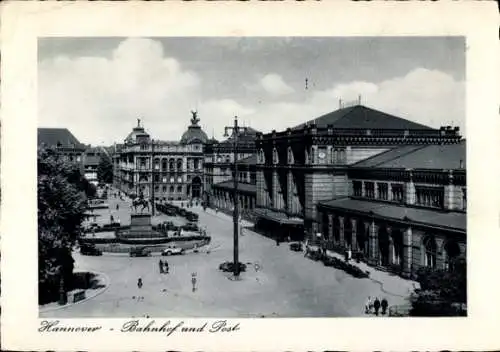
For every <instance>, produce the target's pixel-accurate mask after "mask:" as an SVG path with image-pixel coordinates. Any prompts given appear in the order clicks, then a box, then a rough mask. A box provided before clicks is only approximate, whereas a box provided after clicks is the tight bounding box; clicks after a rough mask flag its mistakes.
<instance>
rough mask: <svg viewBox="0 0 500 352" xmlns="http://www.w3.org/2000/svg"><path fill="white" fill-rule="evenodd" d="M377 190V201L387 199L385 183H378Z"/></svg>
mask: <svg viewBox="0 0 500 352" xmlns="http://www.w3.org/2000/svg"><path fill="white" fill-rule="evenodd" d="M377 189H378V199H381V200H387V199H389V191H388V187H387V183H378V184H377Z"/></svg>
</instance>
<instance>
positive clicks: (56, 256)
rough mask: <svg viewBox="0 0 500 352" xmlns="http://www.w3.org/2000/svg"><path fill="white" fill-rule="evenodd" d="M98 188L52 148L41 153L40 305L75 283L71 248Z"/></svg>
mask: <svg viewBox="0 0 500 352" xmlns="http://www.w3.org/2000/svg"><path fill="white" fill-rule="evenodd" d="M95 193H96V189H95V187H94V186H93V185H92V184H90V183H89V182H88V181H87V180H86V179H85V177H84V176H83V175H82V173H81V171H80V169H79V168H78V166H77V165H74V164H71V163H66V162H64V161H63V159H62V158H61V157H60V155H59V154H58V153H57V152H56V151H54V150H53V149H40V150H38V278H39V290H38V292H39V294H38V298H39V303H40V304H43V303H47V302H51V301H54V300H57V299H58V298H59V295H60V294H61V293H62V290H64V291H65V292H67V291H68V290H70V289H71V288H72V284H73V267H74V265H73V262H74V260H73V258H72V255H71V252H72V248H73V246H74V245H75V243H76V240H77V238H78V236H79V235H80V234H81V232H82V227H81V225H82V221H83V220H84V217H85V210H86V208H87V205H88V201H87V200H88V198H91V197H94V196H95Z"/></svg>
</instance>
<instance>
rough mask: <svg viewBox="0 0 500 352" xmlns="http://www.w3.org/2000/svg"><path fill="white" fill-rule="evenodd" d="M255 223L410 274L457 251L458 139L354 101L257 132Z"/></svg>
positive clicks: (461, 194)
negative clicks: (289, 124)
mask: <svg viewBox="0 0 500 352" xmlns="http://www.w3.org/2000/svg"><path fill="white" fill-rule="evenodd" d="M256 148H257V165H256V173H257V176H256V179H257V180H256V181H257V190H256V209H255V215H256V217H257V223H256V226H257V228H259V229H260V230H261V231H267V232H270V233H273V234H275V235H276V234H278V235H280V236H282V237H288V236H290V237H291V238H293V239H304V238H306V239H309V240H310V241H311V242H313V243H318V244H322V245H324V246H326V247H327V248H329V249H333V250H343V249H344V248H348V247H349V248H352V249H353V251H356V252H358V253H359V254H361V255H362V256H363V257H364V258H365V260H366V261H367V262H368V263H370V264H372V265H375V266H382V267H385V268H390V269H393V270H394V271H398V272H399V273H401V274H403V275H406V276H410V275H411V274H412V273H414V272H415V271H416V270H417V269H418V268H419V267H421V266H429V267H433V268H446V267H448V266H449V263H450V258H452V257H456V256H460V255H465V246H466V194H467V192H466V173H465V141H464V140H463V139H462V137H461V136H460V135H459V130H458V128H456V127H455V128H452V127H450V126H446V127H441V128H440V129H433V128H430V127H428V126H424V125H421V124H417V123H414V122H411V121H409V120H405V119H403V118H400V117H396V116H392V115H389V114H386V113H383V112H380V111H377V110H374V109H371V108H368V107H365V106H362V105H355V106H350V107H343V108H340V109H338V110H336V111H333V112H331V113H328V114H326V115H323V116H320V117H318V118H317V119H314V120H311V121H308V122H306V123H304V124H301V125H299V126H296V127H293V128H288V129H286V130H285V131H281V132H276V131H273V132H272V133H268V134H261V133H259V134H257V139H256Z"/></svg>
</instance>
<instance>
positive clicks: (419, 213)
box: [319, 198, 467, 232]
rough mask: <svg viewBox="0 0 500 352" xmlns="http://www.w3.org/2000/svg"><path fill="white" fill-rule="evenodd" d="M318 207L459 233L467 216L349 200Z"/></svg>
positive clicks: (334, 201)
mask: <svg viewBox="0 0 500 352" xmlns="http://www.w3.org/2000/svg"><path fill="white" fill-rule="evenodd" d="M319 206H320V207H323V208H327V209H328V208H331V209H338V210H340V211H349V212H354V213H362V214H364V215H368V216H374V217H379V218H386V219H389V220H399V221H405V222H409V223H414V224H418V225H427V226H431V227H440V228H446V229H450V230H455V231H460V232H465V231H466V230H467V214H466V213H461V212H451V211H450V212H443V211H439V210H430V209H421V208H414V207H408V206H399V205H396V204H387V203H381V202H370V201H364V200H358V199H351V198H341V199H333V200H330V201H326V202H321V203H319Z"/></svg>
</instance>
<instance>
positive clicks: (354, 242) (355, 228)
mask: <svg viewBox="0 0 500 352" xmlns="http://www.w3.org/2000/svg"><path fill="white" fill-rule="evenodd" d="M356 225H357V220H354V219H351V229H352V240H351V242H352V251H355V250H356V248H358V242H357V241H356V234H357V231H358V227H357V226H356Z"/></svg>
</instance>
